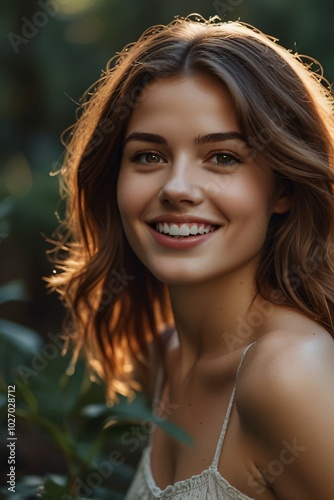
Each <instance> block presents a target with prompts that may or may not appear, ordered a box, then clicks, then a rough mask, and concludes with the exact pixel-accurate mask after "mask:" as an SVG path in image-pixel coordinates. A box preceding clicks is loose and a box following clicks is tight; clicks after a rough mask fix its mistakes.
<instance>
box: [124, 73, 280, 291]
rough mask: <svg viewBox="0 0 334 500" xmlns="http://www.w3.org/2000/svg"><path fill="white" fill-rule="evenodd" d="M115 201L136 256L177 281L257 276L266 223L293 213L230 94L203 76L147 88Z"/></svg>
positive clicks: (129, 132)
mask: <svg viewBox="0 0 334 500" xmlns="http://www.w3.org/2000/svg"><path fill="white" fill-rule="evenodd" d="M269 146H270V145H269ZM118 205H119V210H120V214H121V219H122V223H123V227H124V231H125V234H126V236H127V239H128V241H129V243H130V245H131V247H132V249H133V251H134V252H135V253H136V255H137V256H138V257H139V259H140V260H141V261H142V263H143V264H144V265H145V266H146V267H147V268H148V269H149V270H150V271H151V272H152V273H153V275H154V276H156V278H158V279H159V280H161V281H162V282H164V283H167V284H171V285H172V284H191V283H199V282H203V281H205V280H209V279H212V278H216V277H218V276H224V275H227V274H229V275H230V274H231V273H236V272H239V271H240V270H245V271H246V270H248V271H250V272H252V273H254V275H255V272H256V268H257V266H258V263H259V256H260V252H261V249H262V246H263V243H264V240H265V235H266V231H267V227H268V222H269V219H270V217H271V215H272V214H273V213H274V212H280V213H281V212H283V211H285V210H286V209H287V208H286V207H285V202H284V197H282V196H281V195H280V193H279V190H278V189H277V186H276V183H275V181H274V177H273V176H272V174H271V173H270V172H268V171H266V170H264V169H262V168H261V167H260V166H259V165H257V164H256V162H255V160H254V155H251V154H250V150H249V149H248V146H247V138H245V137H243V136H242V134H241V130H240V126H239V123H238V118H237V116H236V113H235V111H234V108H233V103H232V101H231V98H230V96H229V94H228V92H227V91H226V90H225V88H224V87H223V86H222V85H221V84H220V83H219V82H217V81H215V80H214V79H212V78H209V77H206V76H196V77H188V78H181V77H180V78H166V79H163V80H161V81H160V82H155V83H152V84H151V85H149V86H148V87H147V89H146V90H145V91H144V93H143V95H142V96H141V98H140V100H139V102H138V103H137V106H136V107H135V109H134V111H133V113H132V116H131V119H130V122H129V125H128V128H127V131H126V135H125V142H124V150H123V155H122V161H121V167H120V173H119V180H118Z"/></svg>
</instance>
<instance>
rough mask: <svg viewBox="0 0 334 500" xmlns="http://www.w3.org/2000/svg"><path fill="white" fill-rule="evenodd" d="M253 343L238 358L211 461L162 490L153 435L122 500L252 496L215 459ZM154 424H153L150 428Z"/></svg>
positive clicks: (238, 499)
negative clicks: (154, 458) (154, 466)
mask: <svg viewBox="0 0 334 500" xmlns="http://www.w3.org/2000/svg"><path fill="white" fill-rule="evenodd" d="M253 344H255V342H253V343H252V344H250V345H249V346H247V347H246V349H245V350H244V352H243V354H242V356H241V360H240V362H239V366H238V370H237V375H236V380H235V384H234V387H233V391H232V395H231V398H230V401H229V404H228V407H227V411H226V415H225V419H224V423H223V427H222V430H221V433H220V436H219V439H218V444H217V448H216V451H215V455H214V458H213V461H212V463H211V465H210V466H209V467H208V469H206V470H204V471H203V472H201V473H200V474H197V475H195V476H192V477H190V478H189V479H185V480H183V481H178V482H176V483H174V484H171V485H169V486H167V487H166V488H164V489H163V490H162V489H161V488H159V486H157V484H156V482H155V480H154V478H153V475H152V470H151V448H152V439H150V442H149V445H148V446H147V448H145V450H144V452H143V455H142V457H141V460H140V462H139V466H138V469H137V472H136V474H135V477H134V479H133V481H132V484H131V486H130V488H129V490H128V492H127V494H126V496H125V500H154V499H160V500H171V499H173V500H254V499H251V498H250V497H248V496H247V495H245V494H244V493H241V491H239V490H237V489H236V488H234V486H232V485H231V484H230V483H229V482H228V481H226V479H224V478H223V477H222V476H221V474H220V473H219V471H218V469H217V467H218V461H219V457H220V453H221V450H222V447H223V444H224V438H225V434H226V430H227V426H228V422H229V419H230V415H231V410H232V405H233V401H234V396H235V391H236V387H237V380H238V375H239V372H240V368H241V364H242V362H243V360H244V357H245V355H246V353H247V351H248V349H249V348H250V347H251V346H252V345H253ZM153 430H154V427H152V431H151V436H152V432H153Z"/></svg>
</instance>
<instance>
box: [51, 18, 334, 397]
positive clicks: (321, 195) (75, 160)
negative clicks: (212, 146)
mask: <svg viewBox="0 0 334 500" xmlns="http://www.w3.org/2000/svg"><path fill="white" fill-rule="evenodd" d="M194 74H205V75H210V76H211V77H212V78H215V79H216V80H219V81H220V82H222V83H223V84H224V85H225V87H226V88H227V89H228V91H229V93H230V96H231V98H232V99H233V102H234V106H235V109H236V112H237V114H238V116H239V119H240V124H241V128H242V132H243V134H244V135H245V136H246V137H247V138H248V142H249V144H250V145H251V147H252V150H253V152H254V154H255V155H256V161H257V162H258V163H259V164H261V165H263V166H264V167H265V168H268V169H270V170H271V171H272V172H273V174H274V175H275V176H277V178H278V179H279V182H280V183H281V184H282V185H283V186H284V187H285V189H286V190H287V191H288V192H289V193H290V195H291V198H292V206H291V210H290V211H289V213H288V214H285V215H280V216H278V215H274V216H273V217H272V219H271V221H270V224H269V228H268V234H267V238H266V243H265V246H264V249H263V257H262V262H261V264H260V267H259V269H258V275H257V286H258V291H259V293H260V294H262V295H263V296H265V298H267V299H269V300H271V301H272V302H274V303H280V304H282V303H283V304H285V305H287V306H290V307H292V308H294V309H296V310H298V311H300V312H302V313H304V314H305V315H307V316H308V317H311V318H313V319H315V320H316V321H318V322H319V323H320V324H321V325H323V326H324V327H325V328H326V329H327V330H328V331H329V332H330V333H331V334H332V335H334V327H333V315H334V286H333V285H334V279H333V277H334V269H333V264H332V259H331V250H332V242H333V220H334V199H333V179H334V174H333V142H334V134H333V130H334V120H333V97H332V95H331V91H330V88H329V85H328V83H327V82H326V81H325V80H324V79H323V77H322V73H321V71H320V70H319V66H317V64H316V63H315V62H314V61H312V60H310V59H308V60H307V62H305V60H304V59H303V58H301V57H299V56H298V55H296V54H292V53H291V52H290V51H287V50H286V49H284V48H282V47H281V46H280V45H278V43H277V41H276V40H274V39H273V38H271V37H268V36H266V35H264V34H263V33H261V32H259V31H258V30H257V29H255V28H254V27H252V26H249V25H246V24H243V23H240V22H221V21H220V20H219V19H218V18H216V17H215V18H212V19H210V20H209V21H206V20H205V19H203V18H202V17H200V16H196V17H195V18H194V17H193V16H189V17H187V18H185V19H184V18H178V19H176V20H174V21H173V22H172V23H171V24H169V25H168V26H154V27H152V28H150V29H149V30H147V31H146V32H145V33H144V34H143V35H142V36H141V37H140V39H139V40H138V41H137V42H136V43H134V44H131V45H128V46H127V47H125V48H124V49H123V51H122V52H121V53H120V54H119V55H118V56H116V57H115V58H113V59H112V60H111V61H110V62H109V64H108V66H107V69H106V71H105V73H104V74H103V75H102V77H101V78H100V80H99V81H98V82H97V83H96V84H94V85H93V86H92V87H91V88H90V89H89V90H88V91H87V93H86V94H85V97H84V99H83V101H82V105H81V115H80V117H79V118H78V121H77V123H76V124H75V125H74V126H73V127H72V129H71V131H70V136H69V141H68V142H67V151H66V156H65V160H64V164H63V167H62V168H61V170H60V173H61V179H62V193H63V196H64V197H65V198H66V214H65V216H64V220H63V222H62V224H61V226H60V228H59V230H58V232H57V234H56V237H55V240H56V245H55V248H54V250H53V251H52V254H53V259H54V261H55V265H56V267H57V268H58V270H59V272H58V273H57V274H55V275H53V276H52V277H51V278H50V279H49V286H51V287H52V288H53V289H55V290H57V291H58V292H59V293H60V295H61V297H62V299H63V301H64V303H65V305H66V307H67V308H68V311H69V315H70V317H71V320H69V319H68V320H67V323H66V334H67V337H68V338H70V339H72V341H73V342H74V346H75V353H76V354H75V359H76V357H77V355H78V353H79V351H81V350H83V351H84V352H85V354H86V357H87V361H88V364H89V366H90V368H91V369H92V371H93V372H95V374H97V375H98V376H99V377H101V378H103V379H104V380H105V381H106V384H107V395H108V398H109V399H110V400H111V401H114V400H115V399H117V394H118V393H121V394H124V395H128V396H129V395H130V396H131V395H133V393H134V392H133V391H134V390H136V389H140V388H143V387H145V380H148V379H149V377H147V378H145V377H146V375H149V374H150V367H151V366H152V363H154V362H156V363H160V362H162V360H163V351H164V347H163V344H162V342H161V330H162V328H163V326H164V325H165V326H166V325H168V324H172V322H173V318H172V314H171V310H170V304H169V298H168V292H167V289H166V285H164V284H163V283H161V282H159V281H158V280H157V279H156V278H155V277H154V276H153V275H152V274H151V273H150V272H149V271H148V270H147V269H146V268H145V267H144V266H143V265H142V264H141V262H140V261H139V260H138V259H137V257H136V256H135V255H134V253H133V251H132V250H131V248H130V247H129V245H128V243H127V240H126V238H125V235H124V232H123V229H122V225H121V221H120V215H119V211H118V207H117V201H116V186H117V177H118V171H119V165H120V159H121V154H122V144H123V140H124V134H125V131H126V128H127V124H128V122H129V119H130V117H131V112H132V110H133V108H134V107H135V106H136V102H138V99H140V95H141V92H142V90H143V88H144V87H145V85H147V84H148V83H149V82H152V81H154V80H159V79H161V78H165V77H169V76H181V75H194ZM268 284H269V285H270V287H269V288H268V286H267V285H268ZM268 289H271V290H274V291H275V293H274V294H273V293H271V294H270V295H268V293H266V292H265V290H268ZM152 346H157V347H154V348H153V347H152ZM75 359H74V361H75ZM134 366H136V367H137V375H138V376H136V375H135V374H134ZM138 367H139V368H138ZM145 374H146V375H145ZM139 381H140V382H139Z"/></svg>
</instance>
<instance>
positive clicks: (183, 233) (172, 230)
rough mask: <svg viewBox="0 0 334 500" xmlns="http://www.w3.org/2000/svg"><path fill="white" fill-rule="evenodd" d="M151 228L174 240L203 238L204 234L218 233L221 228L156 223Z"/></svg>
mask: <svg viewBox="0 0 334 500" xmlns="http://www.w3.org/2000/svg"><path fill="white" fill-rule="evenodd" d="M150 226H151V227H152V228H153V229H154V230H155V231H157V232H158V233H160V234H164V235H165V236H171V237H173V238H189V237H191V236H202V235H204V234H208V233H212V232H214V231H216V230H217V229H218V228H219V227H220V226H217V225H214V224H203V223H197V224H196V223H193V222H192V223H182V224H176V223H170V222H155V223H153V224H150Z"/></svg>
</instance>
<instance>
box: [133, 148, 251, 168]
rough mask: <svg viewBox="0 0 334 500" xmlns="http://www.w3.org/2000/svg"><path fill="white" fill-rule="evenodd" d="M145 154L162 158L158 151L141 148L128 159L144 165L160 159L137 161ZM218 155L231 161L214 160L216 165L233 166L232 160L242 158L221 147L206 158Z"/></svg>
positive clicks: (237, 161) (239, 161)
mask: <svg viewBox="0 0 334 500" xmlns="http://www.w3.org/2000/svg"><path fill="white" fill-rule="evenodd" d="M145 155H154V156H157V157H158V158H159V159H161V158H162V159H163V156H162V155H161V154H160V153H159V152H158V151H155V150H151V149H147V150H143V151H137V152H136V153H134V154H133V155H131V156H130V157H129V160H130V161H132V162H135V163H139V164H144V165H156V164H159V163H161V162H160V161H158V162H156V163H145V162H141V161H139V160H140V158H141V157H142V156H145ZM218 155H225V156H230V157H231V158H232V161H229V162H228V163H225V164H223V163H218V162H215V163H216V165H222V166H233V164H234V162H235V163H242V160H241V158H240V157H239V156H238V155H236V154H235V153H233V152H232V151H229V150H221V149H220V150H217V151H212V152H211V153H210V156H209V157H208V159H212V158H214V157H215V156H218Z"/></svg>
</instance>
